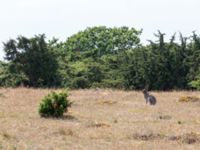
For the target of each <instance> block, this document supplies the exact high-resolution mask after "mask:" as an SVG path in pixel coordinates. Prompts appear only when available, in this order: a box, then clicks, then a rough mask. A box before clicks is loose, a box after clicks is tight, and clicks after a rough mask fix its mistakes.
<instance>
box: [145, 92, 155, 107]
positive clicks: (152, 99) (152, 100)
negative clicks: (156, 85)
mask: <svg viewBox="0 0 200 150" xmlns="http://www.w3.org/2000/svg"><path fill="white" fill-rule="evenodd" d="M142 92H143V94H144V98H145V100H146V104H147V103H149V104H150V105H155V104H156V98H155V97H154V96H153V95H150V94H149V93H148V92H147V90H146V89H144V90H143V91H142Z"/></svg>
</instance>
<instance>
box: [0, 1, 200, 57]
mask: <svg viewBox="0 0 200 150" xmlns="http://www.w3.org/2000/svg"><path fill="white" fill-rule="evenodd" d="M0 1H1V3H0V24H1V25H0V42H1V44H0V59H2V58H3V55H4V54H3V51H2V42H5V41H7V40H8V39H9V38H16V37H17V35H24V36H27V37H31V36H33V35H35V34H40V33H45V34H46V35H47V37H48V38H51V37H53V36H54V37H57V38H59V39H61V40H66V38H67V37H69V36H70V35H72V34H74V33H77V32H78V31H80V30H84V29H85V28H86V27H91V26H100V25H105V26H108V27H114V26H117V27H119V26H129V27H135V28H136V29H143V34H142V37H141V39H142V42H145V41H146V40H147V39H152V38H153V33H155V32H156V31H157V30H158V29H159V30H161V31H162V32H164V33H166V34H167V35H168V36H169V35H170V36H171V35H172V34H173V33H174V32H182V33H183V34H184V35H186V36H188V35H191V33H192V31H194V30H195V31H197V32H198V33H199V30H200V8H199V6H200V0H0Z"/></svg>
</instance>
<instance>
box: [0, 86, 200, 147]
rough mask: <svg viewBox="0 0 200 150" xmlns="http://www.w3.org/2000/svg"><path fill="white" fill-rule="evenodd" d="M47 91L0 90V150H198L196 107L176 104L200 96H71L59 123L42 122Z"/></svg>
mask: <svg viewBox="0 0 200 150" xmlns="http://www.w3.org/2000/svg"><path fill="white" fill-rule="evenodd" d="M50 91H51V90H50V89H26V88H17V89H9V88H8V89H0V150H1V149H2V150H198V149H200V102H198V101H196V102H179V101H178V100H179V98H180V97H181V96H196V97H200V93H199V92H187V91H180V92H176V91H174V92H152V93H153V94H154V95H155V96H156V97H157V100H158V103H157V105H156V106H149V105H146V103H145V100H144V98H143V95H142V93H141V92H135V91H129V92H126V91H117V90H75V91H70V93H71V95H70V97H69V98H70V100H71V101H73V102H74V103H73V105H72V107H71V108H70V109H69V112H68V113H67V114H65V117H63V118H62V119H55V118H54V119H53V118H48V119H45V118H41V117H40V116H39V114H38V106H39V103H40V100H41V98H43V97H44V96H45V95H46V94H48V93H49V92H50Z"/></svg>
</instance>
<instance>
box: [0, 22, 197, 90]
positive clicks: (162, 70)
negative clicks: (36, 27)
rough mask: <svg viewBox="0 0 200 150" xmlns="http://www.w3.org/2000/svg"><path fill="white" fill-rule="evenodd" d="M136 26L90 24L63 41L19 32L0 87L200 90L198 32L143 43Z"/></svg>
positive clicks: (1, 68)
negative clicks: (29, 36)
mask: <svg viewBox="0 0 200 150" xmlns="http://www.w3.org/2000/svg"><path fill="white" fill-rule="evenodd" d="M140 35H141V31H137V30H135V29H134V28H128V27H120V28H107V27H104V26H101V27H93V28H87V29H86V30H84V31H80V32H78V33H77V34H74V35H72V36H71V37H69V38H68V39H67V40H66V41H65V42H59V41H58V40H57V39H52V40H50V41H46V40H45V35H38V36H34V37H32V38H26V37H23V36H19V37H18V38H17V39H11V40H9V41H7V42H5V43H4V51H5V53H6V55H5V59H6V60H7V61H6V62H1V63H0V86H12V87H13V86H19V85H22V84H23V85H25V86H32V87H69V88H91V87H108V88H120V89H141V88H143V87H144V86H145V85H149V88H150V89H154V90H169V89H191V88H197V89H200V36H198V35H197V34H196V33H193V34H192V36H191V37H183V36H182V35H181V34H180V35H179V36H178V38H179V39H180V40H179V41H178V42H175V38H176V37H177V36H175V35H173V36H172V37H171V39H170V40H169V42H166V41H165V39H164V34H163V33H161V32H158V33H157V34H156V35H155V36H156V37H157V39H158V40H157V41H156V42H154V41H149V44H147V45H142V44H141V43H140V38H139V36H140Z"/></svg>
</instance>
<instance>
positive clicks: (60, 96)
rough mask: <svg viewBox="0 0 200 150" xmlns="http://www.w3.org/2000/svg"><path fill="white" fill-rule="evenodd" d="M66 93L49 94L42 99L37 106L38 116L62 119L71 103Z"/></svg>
mask: <svg viewBox="0 0 200 150" xmlns="http://www.w3.org/2000/svg"><path fill="white" fill-rule="evenodd" d="M67 97H68V93H67V92H60V93H56V92H51V93H50V94H48V95H47V96H45V97H44V98H43V99H42V102H41V103H40V106H39V114H40V116H41V117H62V116H63V114H64V112H67V110H68V107H71V104H72V102H70V101H69V100H68V99H67Z"/></svg>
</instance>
